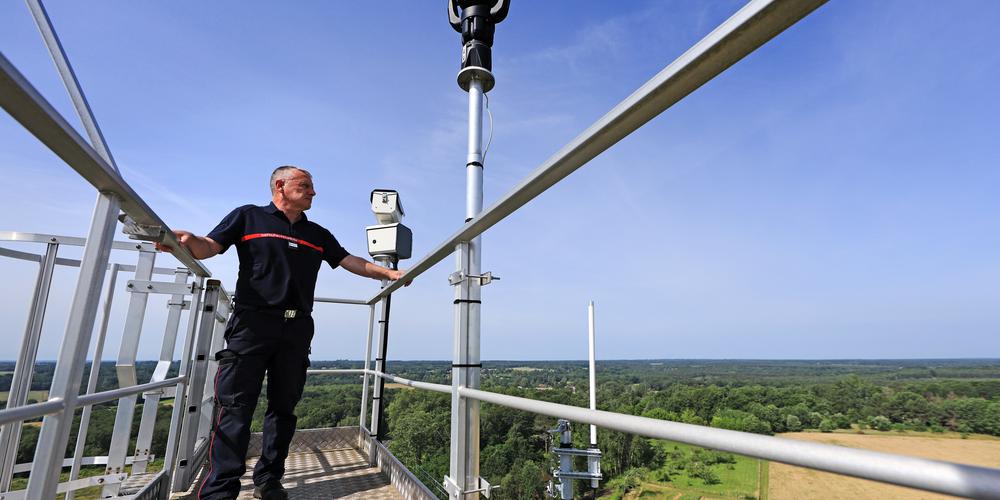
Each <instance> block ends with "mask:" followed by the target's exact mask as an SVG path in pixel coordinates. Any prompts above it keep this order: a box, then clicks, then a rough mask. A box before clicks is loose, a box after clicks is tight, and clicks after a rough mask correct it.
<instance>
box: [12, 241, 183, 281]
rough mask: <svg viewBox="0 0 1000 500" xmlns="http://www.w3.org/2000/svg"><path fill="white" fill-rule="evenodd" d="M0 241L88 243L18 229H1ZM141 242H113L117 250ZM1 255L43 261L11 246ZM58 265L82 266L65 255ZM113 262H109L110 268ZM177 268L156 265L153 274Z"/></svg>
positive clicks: (132, 247)
mask: <svg viewBox="0 0 1000 500" xmlns="http://www.w3.org/2000/svg"><path fill="white" fill-rule="evenodd" d="M0 241H14V242H31V243H46V244H48V243H55V244H58V245H69V246H79V247H82V246H84V245H86V244H87V238H80V237H75V236H57V235H53V234H41V233H21V232H18V231H0ZM138 246H139V242H137V241H136V242H128V241H115V242H113V243H112V248H113V249H115V250H126V251H136V250H138ZM0 256H3V257H10V258H12V259H18V260H26V261H29V262H41V261H42V255H41V254H36V253H31V252H22V251H20V250H14V249H11V248H5V247H0ZM55 262H56V265H58V266H69V267H80V260H79V259H67V258H65V257H56V261H55ZM111 266H112V264H111V263H109V264H108V268H109V269H110V268H111ZM118 268H119V269H120V270H122V271H125V272H133V271H135V266H134V265H132V264H119V265H118ZM175 272H176V269H172V268H168V267H154V268H153V274H174V273H175Z"/></svg>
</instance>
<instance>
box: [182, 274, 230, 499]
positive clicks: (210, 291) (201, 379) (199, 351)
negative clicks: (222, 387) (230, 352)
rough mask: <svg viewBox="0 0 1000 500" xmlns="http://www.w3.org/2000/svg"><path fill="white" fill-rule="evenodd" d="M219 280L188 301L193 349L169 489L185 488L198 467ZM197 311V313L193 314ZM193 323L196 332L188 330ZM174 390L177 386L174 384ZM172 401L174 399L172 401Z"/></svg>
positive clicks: (207, 282) (209, 284)
mask: <svg viewBox="0 0 1000 500" xmlns="http://www.w3.org/2000/svg"><path fill="white" fill-rule="evenodd" d="M221 287H222V284H221V283H220V282H219V281H218V280H208V281H206V282H205V289H204V292H203V293H202V294H201V303H200V304H198V306H197V307H195V305H194V304H192V306H191V307H192V314H193V315H194V318H191V317H189V319H188V321H189V323H188V328H189V330H188V331H189V332H190V333H189V335H191V337H189V338H191V339H194V345H193V352H192V353H191V354H190V355H189V358H191V359H190V360H189V363H190V365H189V366H190V374H189V375H188V381H187V392H186V394H185V399H186V400H185V402H184V412H185V413H184V423H183V424H181V432H180V439H179V440H178V446H179V448H180V449H179V451H178V453H177V473H176V474H175V475H174V485H173V490H174V491H175V492H176V491H184V490H186V489H187V488H188V487H189V486H190V484H191V481H192V480H193V479H194V477H195V474H197V472H198V467H199V466H200V465H201V464H199V463H195V459H196V458H198V457H197V451H198V445H199V443H198V435H199V429H198V426H199V424H200V419H199V417H200V415H199V413H198V409H199V407H200V406H201V402H202V397H203V396H204V395H205V381H206V380H207V375H208V358H209V356H211V355H212V353H211V352H209V351H210V349H211V348H212V346H211V342H212V335H213V332H214V331H215V310H216V308H217V307H218V305H219V295H220V293H221V290H220V289H221ZM195 312H197V314H194V313H195ZM194 320H196V321H197V324H196V325H191V323H190V321H194ZM192 326H194V327H195V328H197V330H196V332H195V331H192V330H190V328H192ZM178 390H180V388H179V387H178ZM175 404H176V401H175Z"/></svg>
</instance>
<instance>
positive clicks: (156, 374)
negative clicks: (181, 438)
mask: <svg viewBox="0 0 1000 500" xmlns="http://www.w3.org/2000/svg"><path fill="white" fill-rule="evenodd" d="M189 277H191V272H190V271H188V270H187V268H178V269H177V270H175V271H174V282H175V283H187V280H188V278H189ZM186 296H187V294H182V293H180V294H173V295H171V296H170V301H169V302H167V308H168V309H169V311H170V312H169V313H167V324H166V327H165V328H164V330H163V342H162V343H161V344H160V360H159V361H158V362H157V363H156V369H155V370H154V371H153V375H152V376H151V377H150V378H149V381H150V382H159V381H161V380H166V378H167V374H168V373H169V372H170V365H171V364H173V361H174V350H175V349H176V346H177V332H178V330H179V329H180V324H181V310H182V309H183V307H184V298H185V297H186ZM176 390H177V387H176V386H175V387H174V391H176ZM176 394H177V393H176V392H174V395H175V396H176ZM163 397H170V395H169V393H166V394H165V393H162V392H161V393H153V394H144V395H143V398H142V401H143V403H142V418H141V419H140V420H139V434H138V435H137V437H136V440H135V455H134V456H133V459H132V475H135V474H141V473H143V472H146V467H147V466H148V464H149V460H150V455H151V451H152V443H153V428H154V426H155V425H156V414H157V410H158V409H159V406H160V399H161V398H163Z"/></svg>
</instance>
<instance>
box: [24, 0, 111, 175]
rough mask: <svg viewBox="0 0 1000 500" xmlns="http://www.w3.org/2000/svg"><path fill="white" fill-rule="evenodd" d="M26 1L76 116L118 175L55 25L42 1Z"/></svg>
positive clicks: (92, 143)
mask: <svg viewBox="0 0 1000 500" xmlns="http://www.w3.org/2000/svg"><path fill="white" fill-rule="evenodd" d="M26 1H27V4H28V9H29V10H30V11H31V15H32V17H34V18H35V24H36V25H37V26H38V31H39V32H41V34H42V39H43V40H45V46H46V47H48V49H49V53H50V54H51V55H52V62H54V63H55V65H56V69H57V70H58V71H59V76H60V77H62V81H63V85H65V86H66V91H67V92H69V97H70V99H71V100H72V101H73V107H74V108H76V114H77V116H79V117H80V121H81V122H83V128H84V129H85V130H86V131H87V136H88V137H90V144H91V145H92V146H93V147H94V149H95V150H96V151H97V153H98V154H100V155H101V157H102V158H104V161H106V162H108V165H110V166H111V168H113V169H115V172H117V171H118V165H116V164H115V159H114V157H113V156H111V150H110V149H108V143H107V142H106V141H105V140H104V134H103V133H101V127H100V126H98V125H97V120H96V119H95V118H94V112H93V110H91V109H90V103H88V102H87V96H85V95H84V94H83V88H82V87H81V86H80V81H79V80H77V79H76V73H75V72H74V71H73V66H72V65H70V63H69V58H67V57H66V51H65V50H63V46H62V42H60V41H59V36H58V35H56V30H55V28H54V27H53V26H52V21H51V20H50V19H49V14H48V12H46V11H45V7H44V6H43V5H42V0H26Z"/></svg>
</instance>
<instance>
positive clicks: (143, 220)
mask: <svg viewBox="0 0 1000 500" xmlns="http://www.w3.org/2000/svg"><path fill="white" fill-rule="evenodd" d="M0 107H3V108H4V110H6V111H7V113H9V114H10V116H11V117H13V118H14V119H15V120H17V122H18V123H20V124H21V126H23V127H24V128H25V129H26V130H28V131H29V132H31V134H32V135H34V136H35V137H36V138H38V140H40V141H41V142H42V143H43V144H45V145H46V146H48V148H49V149H51V150H52V152H53V153H55V154H56V155H57V156H59V157H60V158H62V159H63V161H65V162H66V164H67V165H69V166H70V167H72V168H73V170H76V172H77V173H78V174H80V175H81V176H83V178H84V179H86V180H87V181H88V182H90V184H91V185H93V186H94V187H95V188H97V190H98V191H100V192H102V193H110V194H113V195H114V196H115V197H117V198H118V199H119V201H120V202H121V208H122V210H123V211H124V212H125V213H126V214H128V215H129V216H130V217H131V218H132V219H133V220H134V221H135V222H136V223H138V224H141V225H144V226H150V227H159V228H162V229H163V231H164V235H163V236H164V238H163V241H164V243H166V244H167V245H170V246H172V247H173V248H174V249H175V250H174V257H176V258H177V260H179V261H180V262H181V263H182V264H184V265H185V266H186V267H187V268H188V269H190V270H191V271H192V272H194V273H195V274H196V275H198V276H204V277H208V276H211V275H212V273H211V272H209V271H208V269H207V268H206V267H205V266H204V265H202V263H201V262H200V261H198V260H197V259H195V258H194V257H193V256H191V254H190V253H189V252H188V251H187V250H185V249H183V247H181V246H180V245H179V244H178V242H177V238H176V237H175V235H174V233H173V231H171V230H170V228H169V227H167V225H166V223H164V222H163V220H162V219H160V216H159V215H157V214H156V212H154V211H153V209H152V208H150V207H149V205H147V204H146V202H145V201H143V199H142V198H141V197H140V196H139V195H138V194H136V192H135V190H133V189H132V186H130V185H129V184H128V182H126V181H125V179H123V178H122V177H121V175H119V174H118V173H117V172H115V171H114V169H113V168H112V167H111V166H110V165H108V162H106V161H105V160H104V159H103V158H101V156H100V155H99V154H98V153H97V151H95V150H94V148H93V147H91V146H90V145H89V144H87V141H85V140H84V139H83V138H82V137H80V134H79V133H77V131H76V130H75V129H73V127H72V126H70V124H69V123H68V122H67V121H66V119H65V118H63V117H62V115H60V114H59V113H58V112H57V111H56V110H55V108H53V107H52V105H50V104H49V103H48V101H46V100H45V98H44V97H42V95H41V94H39V93H38V91H37V90H35V88H34V87H32V85H31V84H30V83H28V80H27V79H25V78H24V75H22V74H21V73H20V72H19V71H18V70H17V68H15V67H14V65H13V64H11V62H10V61H9V60H7V58H6V57H4V55H3V54H0Z"/></svg>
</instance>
